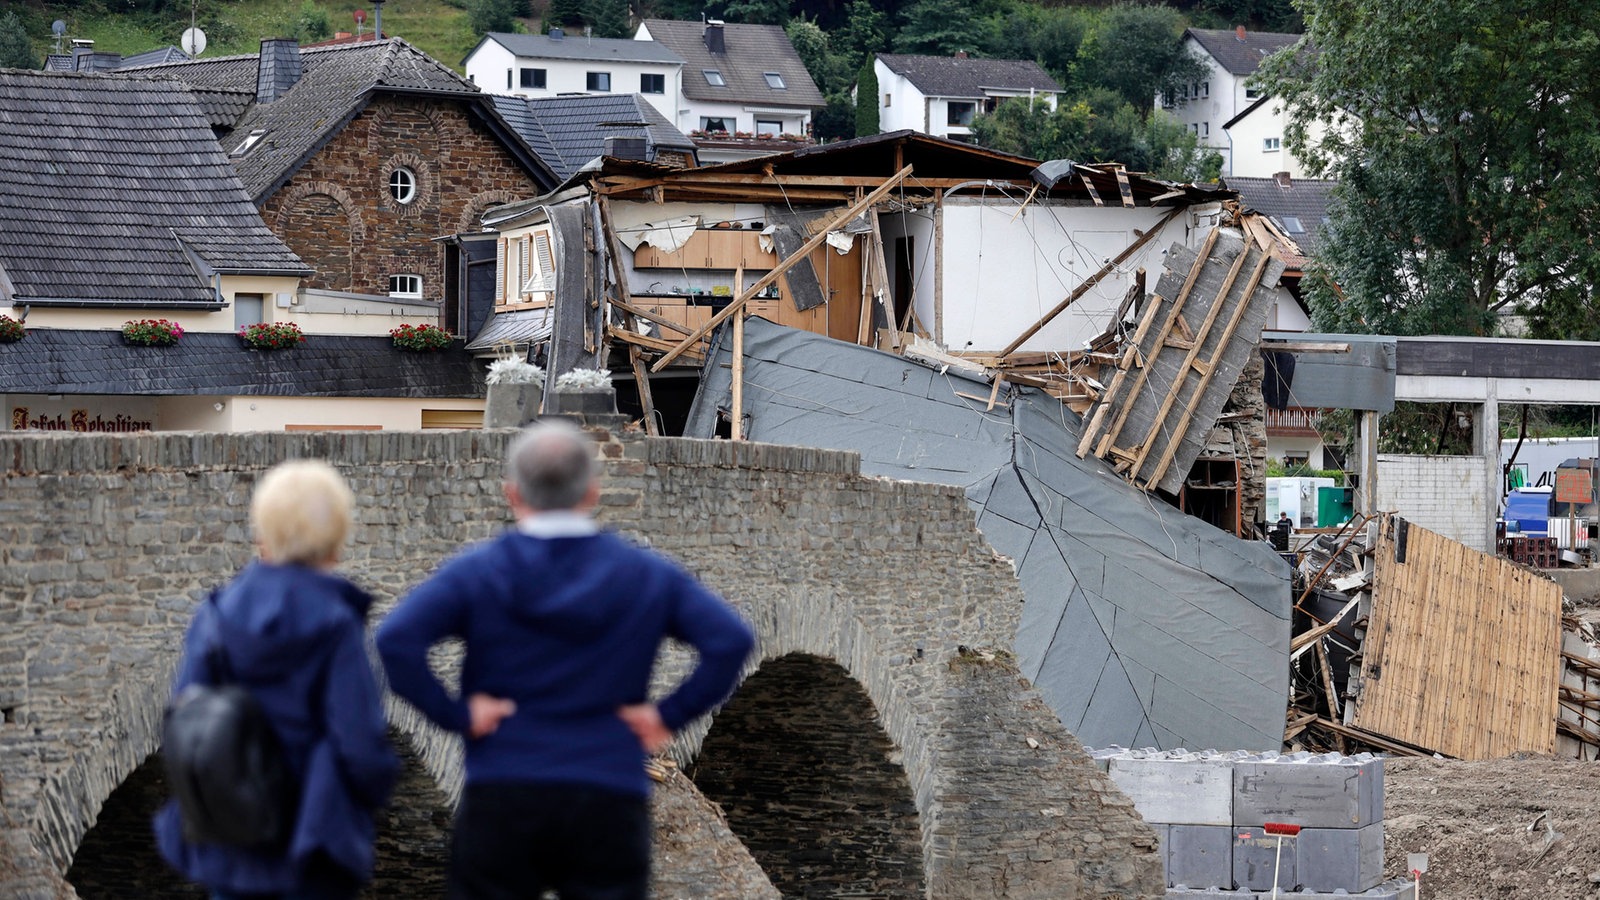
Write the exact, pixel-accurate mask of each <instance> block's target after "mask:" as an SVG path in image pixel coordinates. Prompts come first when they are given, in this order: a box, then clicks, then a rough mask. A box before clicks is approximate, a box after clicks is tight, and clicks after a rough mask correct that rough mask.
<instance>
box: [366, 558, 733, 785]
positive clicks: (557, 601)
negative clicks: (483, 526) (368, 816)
mask: <svg viewBox="0 0 1600 900" xmlns="http://www.w3.org/2000/svg"><path fill="white" fill-rule="evenodd" d="M447 637H458V638H461V639H463V640H464V642H465V644H466V655H465V658H464V659H463V660H462V666H461V691H460V695H459V696H452V695H451V694H450V693H449V692H448V691H447V690H446V689H445V687H444V685H442V684H440V683H439V681H438V679H436V678H435V677H434V675H433V672H432V670H431V669H430V668H429V667H428V660H427V655H428V648H429V647H430V646H432V645H433V644H435V643H436V642H438V641H440V640H442V639H444V638H447ZM668 637H671V638H676V639H678V640H681V641H684V642H685V643H687V644H689V645H690V646H692V647H694V649H695V650H696V651H698V652H699V661H698V664H697V665H696V667H695V669H694V672H693V673H692V674H690V676H689V677H688V678H686V679H685V680H684V681H683V683H682V684H680V685H678V687H677V688H676V689H675V690H673V691H672V693H671V694H669V695H668V696H667V697H665V698H663V699H662V700H661V701H660V702H659V708H660V710H661V717H662V719H663V721H664V723H665V724H666V726H667V727H668V728H671V729H673V730H674V731H676V730H677V729H678V728H681V727H682V726H683V725H684V724H685V723H687V722H689V721H690V720H692V719H695V718H697V717H698V716H701V715H703V714H704V713H706V712H708V711H709V710H710V709H711V707H713V706H715V705H716V704H717V703H719V702H721V701H722V700H723V699H724V698H726V697H727V696H728V694H729V693H730V692H731V691H732V690H733V687H734V685H735V683H736V682H737V680H738V678H739V675H740V672H741V670H742V669H743V667H744V661H745V658H746V657H747V656H748V655H749V653H750V648H751V647H752V646H753V645H754V642H755V637H754V635H753V634H752V633H751V631H750V627H749V626H748V625H746V624H745V623H744V621H743V620H742V619H740V618H739V616H738V614H737V613H735V612H734V611H733V609H732V608H731V607H730V606H728V604H727V603H725V602H723V601H722V600H721V599H720V598H718V597H717V596H716V595H714V594H712V593H711V592H710V591H708V590H706V589H705V588H704V587H702V586H701V585H700V584H699V583H698V582H697V581H695V579H694V578H693V577H692V576H690V575H689V574H688V573H687V572H685V571H684V570H683V569H681V568H679V567H678V566H677V565H675V564H673V563H672V562H669V561H667V560H666V559H665V558H663V557H661V556H659V555H657V554H655V553H653V552H651V551H649V550H646V549H643V548H640V547H636V546H634V545H633V544H631V543H629V542H627V541H625V540H623V539H622V538H619V537H617V536H616V535H614V534H610V533H607V532H600V533H598V534H592V535H584V536H577V537H549V538H545V537H531V536H529V535H526V534H522V533H520V532H518V531H515V530H512V531H507V532H506V533H505V534H503V535H501V536H500V537H498V538H496V539H493V540H490V541H487V542H485V543H483V544H479V545H478V546H476V547H473V548H471V549H470V550H468V551H466V552H465V553H463V554H461V555H459V556H457V557H455V558H454V559H452V560H450V561H449V562H447V563H445V564H444V566H442V567H441V568H440V569H439V571H438V572H437V573H435V574H434V575H433V576H432V577H431V578H429V579H428V580H427V581H426V582H424V583H423V584H421V585H420V586H418V587H417V588H416V589H415V590H414V591H412V592H411V593H410V594H409V595H408V596H406V597H405V599H403V600H401V601H400V604H399V605H398V606H397V607H396V608H395V610H394V611H393V612H391V613H390V614H389V617H388V618H387V619H386V620H385V621H384V623H383V625H382V626H381V627H380V628H379V629H378V652H379V654H380V655H381V656H382V658H383V665H384V668H385V669H386V670H387V671H388V674H389V686H390V688H391V689H392V690H393V691H394V692H395V693H396V694H399V695H400V696H401V697H404V698H405V699H406V700H409V701H410V702H411V703H412V704H413V705H415V706H416V707H417V708H418V709H420V710H421V711H422V712H423V713H424V714H425V715H427V716H428V718H430V719H432V720H433V721H434V722H436V723H438V724H439V725H440V726H441V727H443V728H446V729H448V730H451V731H455V732H460V733H465V732H466V731H467V728H468V714H467V705H466V703H465V700H464V698H465V697H466V696H467V695H469V694H474V693H479V692H482V693H487V694H492V695H494V696H497V697H506V698H509V699H511V700H514V701H516V704H517V711H516V713H515V714H514V715H512V716H511V717H510V718H508V719H506V720H505V721H503V722H501V723H500V727H499V730H498V731H496V732H495V733H494V734H491V735H489V736H487V737H484V738H482V739H480V740H475V741H472V740H469V741H468V742H467V745H466V780H467V783H468V784H477V783H491V782H544V783H580V784H588V785H593V786H598V787H602V788H607V789H611V790H615V791H618V792H622V793H627V794H635V795H640V796H644V795H648V794H649V791H650V781H649V778H648V777H647V776H646V774H645V771H644V758H645V754H644V749H643V747H642V746H641V745H640V743H639V739H638V738H637V737H635V736H634V734H633V732H632V731H630V730H629V729H628V727H627V725H626V724H625V723H624V722H623V721H622V719H621V718H619V717H618V716H617V708H618V707H620V706H624V705H627V704H633V703H642V702H644V701H645V700H647V699H648V696H647V695H648V690H649V685H650V671H651V669H652V667H653V666H654V663H655V658H656V652H657V650H658V649H659V647H660V645H661V642H662V640H663V639H665V638H668Z"/></svg>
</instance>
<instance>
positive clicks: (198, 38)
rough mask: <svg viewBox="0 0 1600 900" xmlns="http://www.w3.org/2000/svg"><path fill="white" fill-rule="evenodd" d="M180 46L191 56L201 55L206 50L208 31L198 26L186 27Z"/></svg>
mask: <svg viewBox="0 0 1600 900" xmlns="http://www.w3.org/2000/svg"><path fill="white" fill-rule="evenodd" d="M178 46H180V47H182V48H183V52H185V53H187V54H189V55H190V56H199V55H200V54H202V53H204V52H206V33H205V32H204V31H201V30H200V29H198V28H185V29H184V30H183V38H182V39H181V40H180V41H179V42H178Z"/></svg>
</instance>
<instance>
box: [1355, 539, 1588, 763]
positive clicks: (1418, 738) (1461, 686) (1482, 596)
mask: <svg viewBox="0 0 1600 900" xmlns="http://www.w3.org/2000/svg"><path fill="white" fill-rule="evenodd" d="M1560 640H1561V588H1560V587H1559V586H1558V585H1556V584H1555V583H1554V582H1552V581H1549V580H1548V579H1545V578H1542V577H1540V576H1539V575H1537V574H1535V573H1534V572H1532V571H1530V570H1528V569H1524V568H1522V567H1520V566H1516V565H1513V564H1511V563H1509V562H1507V561H1506V560H1503V559H1499V558H1497V557H1493V556H1490V555H1488V554H1487V553H1481V552H1479V551H1477V550H1473V549H1471V548H1469V547H1466V546H1464V545H1462V544H1459V543H1457V542H1455V541H1452V540H1450V539H1449V538H1446V537H1444V536H1442V535H1439V534H1435V533H1434V532H1431V531H1428V530H1427V529H1425V528H1422V527H1419V526H1417V525H1413V524H1411V523H1410V522H1407V521H1406V520H1404V519H1401V518H1399V517H1398V516H1394V517H1390V518H1389V519H1388V520H1387V522H1386V523H1385V527H1384V528H1383V531H1382V534H1381V535H1380V536H1379V538H1378V543H1377V547H1376V551H1375V568H1374V572H1373V597H1372V613H1371V618H1370V621H1369V623H1368V625H1367V635H1366V644H1365V647H1364V658H1363V660H1362V664H1361V678H1360V681H1359V687H1358V688H1357V691H1358V693H1357V696H1355V697H1354V698H1353V699H1352V700H1351V701H1350V706H1349V708H1348V710H1347V716H1348V718H1347V724H1350V725H1353V726H1355V727H1357V728H1360V729H1363V730H1365V731H1370V732H1375V733H1377V734H1380V735H1383V736H1385V737H1389V738H1393V739H1396V740H1400V741H1404V742H1406V743H1409V744H1414V745H1416V746H1418V747H1423V748H1426V749H1428V750H1432V751H1435V752H1438V753H1443V754H1445V755H1447V756H1454V757H1458V758H1461V759H1493V758H1496V757H1501V756H1505V755H1507V754H1510V753H1516V752H1518V751H1523V752H1530V753H1550V752H1552V751H1553V750H1554V749H1555V723H1556V717H1557V694H1558V689H1557V675H1558V670H1559V653H1560V646H1561V645H1560Z"/></svg>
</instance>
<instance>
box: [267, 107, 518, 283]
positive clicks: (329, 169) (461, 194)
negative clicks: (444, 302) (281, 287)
mask: <svg viewBox="0 0 1600 900" xmlns="http://www.w3.org/2000/svg"><path fill="white" fill-rule="evenodd" d="M397 166H404V167H405V168H407V169H410V170H411V172H412V173H413V174H414V175H415V176H416V188H417V196H416V199H414V200H413V201H412V202H410V203H407V204H400V203H397V202H395V200H394V199H393V197H392V196H391V195H390V193H389V176H390V173H392V172H393V171H394V170H395V168H396V167H397ZM540 193H542V190H541V189H540V187H539V185H538V182H536V181H534V179H533V177H532V176H530V175H529V174H528V173H527V172H526V171H524V170H523V169H522V167H521V166H520V165H518V164H517V162H516V160H515V159H514V158H513V157H512V156H511V154H510V153H509V152H508V151H507V150H506V149H505V147H504V146H503V145H502V144H501V143H500V142H499V141H497V140H495V139H494V138H493V137H492V136H491V135H490V134H489V133H488V131H487V130H486V129H485V128H484V126H483V125H482V124H481V123H479V122H478V121H477V120H476V119H473V118H471V117H470V116H469V115H468V114H467V113H466V112H465V111H464V110H463V109H462V107H461V106H460V105H459V104H457V103H453V102H444V101H439V100H429V99H420V98H402V97H393V96H384V95H380V96H379V97H378V98H377V99H375V100H374V101H373V102H372V104H371V105H370V106H368V107H367V108H366V109H365V110H363V111H362V112H361V114H360V115H358V116H356V118H355V119H354V120H352V121H351V122H350V124H349V125H346V126H345V127H344V128H343V129H342V130H341V131H340V132H339V133H338V134H337V135H336V136H335V137H334V138H333V140H332V141H330V142H329V143H328V145H327V146H326V147H324V148H323V149H322V150H321V151H319V152H318V153H317V154H316V155H315V156H314V157H312V158H311V160H310V161H308V162H307V163H306V164H305V166H303V167H302V168H300V169H299V170H298V171H297V172H295V174H294V176H293V177H292V178H290V179H289V180H288V181H287V182H285V183H284V184H283V186H281V187H279V188H278V189H277V190H276V191H275V192H273V194H272V196H270V197H269V198H267V201H266V203H265V204H264V205H263V206H262V210H261V214H262V218H263V219H265V220H266V222H267V224H268V226H269V227H271V228H272V230H273V231H274V232H276V233H277V235H278V236H279V237H281V238H283V240H284V242H285V243H287V244H288V245H289V246H290V247H291V248H293V249H294V251H295V252H296V253H298V254H300V256H301V257H302V258H303V259H305V260H306V261H307V262H308V263H311V264H313V265H314V266H315V267H316V268H317V273H316V275H315V276H313V277H312V278H310V279H309V280H308V281H307V282H306V285H307V286H308V287H315V288H324V289H328V290H338V291H356V292H358V293H368V294H379V295H383V294H387V293H388V292H389V276H390V275H392V274H417V275H421V276H422V282H423V296H424V297H426V298H429V299H438V298H439V297H440V296H442V292H443V286H444V277H445V273H444V271H443V264H444V263H443V260H444V256H443V253H442V252H441V251H440V249H439V246H438V245H437V244H434V243H433V242H432V241H431V240H430V238H433V237H435V236H437V235H441V234H452V233H454V232H457V231H461V230H463V229H467V230H476V227H475V226H474V225H473V224H472V222H473V220H474V218H475V217H476V215H477V214H480V213H482V212H483V211H484V210H485V209H487V208H488V207H489V206H490V205H493V204H495V203H504V202H506V201H507V200H510V199H526V198H529V197H534V196H537V195H538V194H540ZM463 223H465V224H463Z"/></svg>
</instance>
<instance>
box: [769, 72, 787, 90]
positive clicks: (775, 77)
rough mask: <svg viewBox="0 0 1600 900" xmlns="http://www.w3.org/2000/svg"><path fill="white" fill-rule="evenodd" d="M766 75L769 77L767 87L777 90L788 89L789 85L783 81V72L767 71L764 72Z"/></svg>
mask: <svg viewBox="0 0 1600 900" xmlns="http://www.w3.org/2000/svg"><path fill="white" fill-rule="evenodd" d="M764 77H765V78H766V79H767V87H769V88H772V89H773V90H775V91H782V90H787V89H788V87H789V86H788V85H786V84H784V83H783V75H782V74H781V73H778V72H766V73H764Z"/></svg>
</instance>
